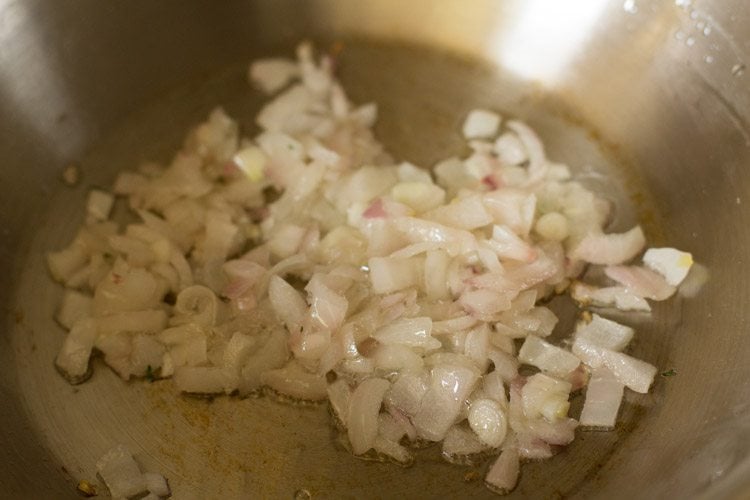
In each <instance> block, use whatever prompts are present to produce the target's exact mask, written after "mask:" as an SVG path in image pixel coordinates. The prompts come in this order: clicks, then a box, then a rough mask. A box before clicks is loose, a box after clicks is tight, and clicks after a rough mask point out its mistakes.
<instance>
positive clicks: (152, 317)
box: [97, 309, 167, 335]
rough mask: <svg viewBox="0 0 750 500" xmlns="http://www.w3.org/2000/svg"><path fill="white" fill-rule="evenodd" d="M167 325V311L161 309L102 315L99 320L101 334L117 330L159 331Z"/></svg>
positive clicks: (98, 326)
mask: <svg viewBox="0 0 750 500" xmlns="http://www.w3.org/2000/svg"><path fill="white" fill-rule="evenodd" d="M166 326H167V313H166V312H164V311H163V310H160V309H157V310H148V311H128V312H121V313H116V314H109V315H102V316H100V317H99V318H98V320H97V328H98V330H99V334H100V335H107V334H111V333H116V332H158V331H161V330H163V329H164V327H166Z"/></svg>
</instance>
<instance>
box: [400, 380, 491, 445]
mask: <svg viewBox="0 0 750 500" xmlns="http://www.w3.org/2000/svg"><path fill="white" fill-rule="evenodd" d="M476 381H477V374H476V372H474V371H473V370H470V369H468V368H464V367H461V366H451V365H438V366H435V367H434V368H433V369H432V376H431V381H430V388H429V389H428V390H427V393H426V394H425V395H424V398H422V402H421V405H420V408H419V411H417V413H416V415H414V419H413V423H414V427H416V429H417V432H419V435H420V436H421V437H423V438H424V439H427V440H429V441H440V440H442V439H443V437H445V433H446V432H448V429H449V428H450V426H451V425H453V423H454V421H455V419H456V417H457V416H458V414H459V412H460V410H461V405H462V404H463V401H464V399H466V397H467V396H468V395H469V393H470V392H471V391H472V389H473V388H474V385H475V384H476Z"/></svg>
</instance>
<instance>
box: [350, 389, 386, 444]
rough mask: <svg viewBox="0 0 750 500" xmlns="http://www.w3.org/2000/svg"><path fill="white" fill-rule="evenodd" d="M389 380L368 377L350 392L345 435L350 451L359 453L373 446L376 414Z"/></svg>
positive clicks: (375, 435)
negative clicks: (350, 447) (347, 437)
mask: <svg viewBox="0 0 750 500" xmlns="http://www.w3.org/2000/svg"><path fill="white" fill-rule="evenodd" d="M390 385H391V384H390V382H388V381H387V380H385V379H382V378H368V379H366V380H364V381H363V382H362V383H360V384H359V385H358V386H357V388H356V389H355V390H354V393H353V394H352V397H351V400H350V402H349V413H348V414H347V419H346V421H347V424H348V425H347V435H348V436H349V442H350V443H351V445H352V453H354V454H355V455H361V454H363V453H365V452H366V451H367V450H369V449H370V448H372V447H373V445H374V443H375V438H376V437H377V435H378V414H379V413H380V405H381V404H382V402H383V396H385V393H386V391H387V390H388V388H389V387H390Z"/></svg>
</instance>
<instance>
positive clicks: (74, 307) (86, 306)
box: [55, 290, 92, 330]
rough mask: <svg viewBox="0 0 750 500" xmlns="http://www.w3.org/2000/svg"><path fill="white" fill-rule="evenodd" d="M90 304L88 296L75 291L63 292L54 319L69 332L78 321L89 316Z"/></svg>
mask: <svg viewBox="0 0 750 500" xmlns="http://www.w3.org/2000/svg"><path fill="white" fill-rule="evenodd" d="M91 304H92V298H91V297H90V296H88V295H85V294H83V293H81V292H77V291H75V290H65V292H63V297H62V300H61V301H60V307H59V308H58V309H57V314H56V315H55V319H56V320H57V321H58V322H59V323H60V324H61V325H62V326H63V327H65V328H66V329H68V330H70V329H71V328H73V325H75V324H76V322H77V321H78V320H81V319H83V318H88V317H89V316H91Z"/></svg>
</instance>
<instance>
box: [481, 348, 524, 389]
mask: <svg viewBox="0 0 750 500" xmlns="http://www.w3.org/2000/svg"><path fill="white" fill-rule="evenodd" d="M488 356H489V358H490V360H492V364H493V365H494V366H495V372H497V374H498V375H499V376H500V377H502V379H503V380H504V381H505V382H510V381H511V380H513V379H515V378H516V377H517V376H518V360H517V359H516V358H515V357H514V356H511V355H510V354H508V353H507V352H504V351H499V350H497V349H490V350H489V353H488ZM493 373H494V372H493Z"/></svg>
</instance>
